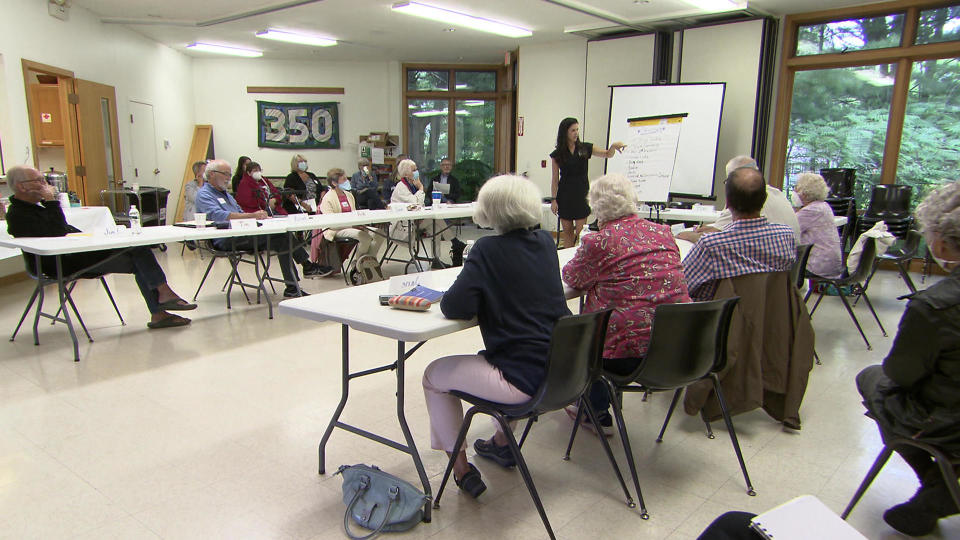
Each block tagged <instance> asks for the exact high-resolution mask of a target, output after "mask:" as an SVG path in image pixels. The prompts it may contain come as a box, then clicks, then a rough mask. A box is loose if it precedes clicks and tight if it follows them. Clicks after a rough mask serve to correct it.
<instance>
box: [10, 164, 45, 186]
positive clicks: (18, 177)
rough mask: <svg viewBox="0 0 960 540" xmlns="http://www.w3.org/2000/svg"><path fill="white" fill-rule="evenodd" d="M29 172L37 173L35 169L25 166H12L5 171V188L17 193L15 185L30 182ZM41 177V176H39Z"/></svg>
mask: <svg viewBox="0 0 960 540" xmlns="http://www.w3.org/2000/svg"><path fill="white" fill-rule="evenodd" d="M30 171H35V172H37V173H39V172H40V171H38V170H37V169H34V168H33V167H27V166H26V165H14V166H13V167H10V168H9V169H7V186H8V187H9V188H10V191H12V192H13V193H16V192H17V184H19V183H21V182H30V181H31V180H33V178H30V174H29V173H30ZM41 176H42V175H41Z"/></svg>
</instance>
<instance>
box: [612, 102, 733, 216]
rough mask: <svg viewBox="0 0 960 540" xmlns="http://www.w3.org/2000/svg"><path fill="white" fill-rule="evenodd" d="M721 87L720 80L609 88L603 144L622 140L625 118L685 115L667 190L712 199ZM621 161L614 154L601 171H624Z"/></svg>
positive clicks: (620, 155)
mask: <svg viewBox="0 0 960 540" xmlns="http://www.w3.org/2000/svg"><path fill="white" fill-rule="evenodd" d="M725 90H726V83H687V84H654V85H650V84H641V85H624V86H611V87H610V117H609V118H610V120H609V124H608V126H609V127H608V130H607V133H608V135H607V147H608V148H609V146H610V144H611V143H612V142H614V141H626V140H627V138H628V132H627V130H628V124H627V120H628V119H630V118H637V117H649V116H661V115H672V114H682V113H686V114H687V117H686V118H685V119H684V121H683V128H682V130H681V132H680V142H679V146H678V149H677V158H676V163H675V166H674V170H673V180H672V182H671V184H670V193H671V195H676V196H685V197H702V198H713V197H714V196H715V195H714V193H713V186H714V181H713V179H714V171H715V170H716V166H717V142H718V138H719V135H720V120H721V116H722V112H723V96H724V92H725ZM626 162H627V160H626V158H625V156H624V155H622V154H617V155H616V156H614V157H612V158H610V159H608V160H607V166H606V172H607V173H620V174H623V175H626V174H627V169H626V167H627V163H626Z"/></svg>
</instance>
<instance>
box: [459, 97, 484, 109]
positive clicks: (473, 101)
mask: <svg viewBox="0 0 960 540" xmlns="http://www.w3.org/2000/svg"><path fill="white" fill-rule="evenodd" d="M484 103H486V101H484V100H482V99H467V100H464V102H463V104H464V105H466V106H467V107H479V106H480V105H483V104H484Z"/></svg>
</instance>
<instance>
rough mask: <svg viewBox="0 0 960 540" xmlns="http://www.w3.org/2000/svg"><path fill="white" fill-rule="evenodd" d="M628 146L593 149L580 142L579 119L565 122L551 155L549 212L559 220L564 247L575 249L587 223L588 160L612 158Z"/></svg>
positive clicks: (620, 145) (612, 145) (588, 213)
mask: <svg viewBox="0 0 960 540" xmlns="http://www.w3.org/2000/svg"><path fill="white" fill-rule="evenodd" d="M626 146H627V145H625V144H623V143H622V142H615V143H613V144H611V145H610V148H608V149H606V150H599V149H597V148H594V146H593V144H592V143H585V142H581V141H580V123H579V122H577V119H576V118H564V119H563V121H562V122H560V128H559V129H558V130H557V147H556V148H555V149H554V151H553V152H551V153H550V157H551V158H553V180H552V181H551V183H550V193H551V194H552V195H553V202H552V203H550V208H551V210H553V213H554V214H556V215H557V216H560V228H561V232H560V238H561V239H562V241H563V247H573V246H574V245H576V241H577V238H579V237H580V231H582V230H583V226H584V225H585V224H586V223H587V216H589V215H590V206H589V205H588V204H587V191H588V190H589V189H590V182H589V181H588V180H587V160H588V159H590V158H591V157H604V158H610V157H613V154H614V152H620V151H622V150H623V149H624V148H626Z"/></svg>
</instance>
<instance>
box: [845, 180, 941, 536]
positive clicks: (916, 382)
mask: <svg viewBox="0 0 960 540" xmlns="http://www.w3.org/2000/svg"><path fill="white" fill-rule="evenodd" d="M916 215H917V221H918V222H919V224H920V227H921V230H922V231H923V235H924V238H925V239H926V241H927V246H928V247H929V248H930V252H931V253H932V254H933V256H934V259H935V260H936V261H937V263H938V264H939V265H940V266H941V267H943V268H944V269H945V270H947V271H949V272H950V274H949V275H948V276H947V277H946V278H945V279H943V280H941V281H939V282H937V283H936V284H934V285H932V286H930V288H928V289H926V290H923V291H920V292H917V293H914V294H912V295H910V297H909V298H910V301H909V302H907V307H906V310H905V311H904V313H903V317H902V318H901V319H900V328H899V329H898V330H897V336H896V337H895V338H894V340H893V346H892V347H891V348H890V353H889V354H888V355H887V357H886V358H885V359H884V360H883V365H875V366H870V367H868V368H866V369H864V370H863V371H861V372H860V373H859V374H858V375H857V389H858V390H859V391H860V394H861V395H862V396H863V404H864V406H865V407H866V408H867V413H866V415H867V416H868V417H870V418H873V419H874V420H875V421H876V422H877V427H878V428H879V429H880V436H881V437H882V438H883V439H884V440H886V439H887V438H888V437H889V436H891V435H893V436H896V437H901V438H908V439H913V440H914V441H918V442H925V443H928V444H931V445H933V446H936V447H938V448H939V449H940V450H942V451H944V452H945V453H947V454H948V455H953V456H957V455H960V267H957V262H958V261H960V183H957V182H954V183H951V184H947V185H945V186H943V187H941V188H939V189H937V190H935V191H933V192H932V193H930V195H928V196H927V197H926V198H925V199H924V200H923V202H922V203H921V204H920V206H918V207H917V212H916ZM955 267H956V268H955ZM951 269H952V271H951ZM896 451H897V453H899V454H900V456H901V457H902V458H903V459H904V461H906V462H907V464H908V465H910V468H912V469H913V471H914V472H915V473H916V475H917V478H918V479H919V480H920V489H918V490H917V492H916V494H914V496H913V497H912V498H911V499H910V500H908V501H907V502H904V503H901V504H898V505H896V506H894V507H892V508H890V509H888V510H887V511H886V512H884V513H883V520H884V521H886V522H887V524H888V525H890V526H891V527H893V528H894V529H896V530H897V531H899V532H901V533H904V534H907V535H909V536H924V535H927V534H930V533H932V532H933V531H934V529H935V528H936V526H937V521H938V520H940V519H942V518H945V517H947V516H951V515H954V514H957V513H960V508H957V507H956V505H955V504H954V503H953V500H952V499H951V497H950V494H949V492H948V488H947V485H946V484H944V482H943V477H942V476H941V474H940V472H939V470H938V467H937V465H936V464H935V463H934V461H933V460H932V459H931V457H930V455H929V454H927V453H926V452H924V451H922V450H919V449H916V448H913V447H899V448H897V449H896Z"/></svg>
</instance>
